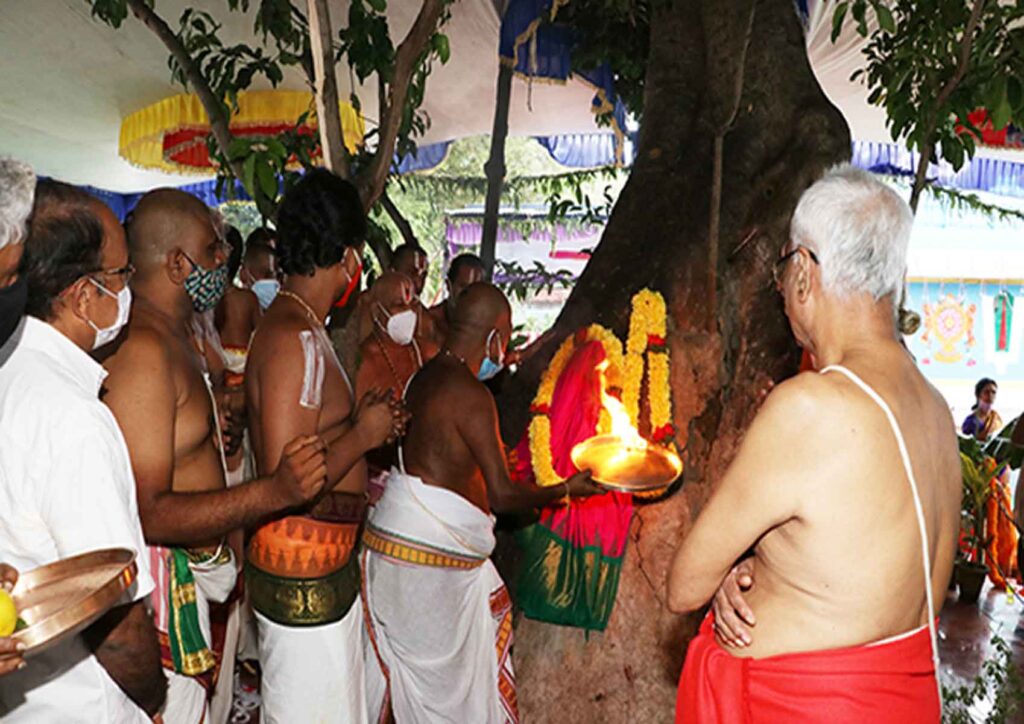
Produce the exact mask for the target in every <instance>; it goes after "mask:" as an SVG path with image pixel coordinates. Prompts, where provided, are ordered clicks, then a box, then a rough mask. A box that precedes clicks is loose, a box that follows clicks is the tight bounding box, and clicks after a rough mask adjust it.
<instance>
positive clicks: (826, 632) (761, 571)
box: [668, 166, 960, 724]
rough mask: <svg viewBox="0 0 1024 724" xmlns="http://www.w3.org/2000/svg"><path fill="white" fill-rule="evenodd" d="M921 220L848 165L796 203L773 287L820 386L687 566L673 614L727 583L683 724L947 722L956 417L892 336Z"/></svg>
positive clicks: (808, 378) (756, 425)
mask: <svg viewBox="0 0 1024 724" xmlns="http://www.w3.org/2000/svg"><path fill="white" fill-rule="evenodd" d="M911 223H912V217H911V214H910V209H909V208H908V207H907V205H906V204H905V203H904V202H903V201H902V200H901V199H900V198H899V197H898V196H897V195H896V194H895V193H894V192H893V191H892V190H891V189H889V188H887V187H886V186H885V185H884V184H882V183H880V182H879V181H877V180H875V179H874V178H873V177H872V176H871V175H870V174H867V173H865V172H863V171H859V170H856V169H854V168H852V167H849V166H846V167H841V168H838V169H836V170H833V171H831V172H830V173H829V174H827V175H826V176H825V178H823V179H822V180H820V181H818V182H817V183H816V184H814V185H813V186H812V187H811V188H810V189H808V190H807V191H806V192H805V193H804V195H803V196H802V197H801V199H800V203H799V204H798V206H797V209H796V212H795V213H794V215H793V221H792V228H791V232H790V241H789V243H788V244H787V245H786V246H785V247H784V248H783V249H782V251H781V255H780V256H779V259H778V261H777V262H776V279H777V282H778V284H779V289H780V291H781V293H782V295H783V298H784V299H785V305H786V314H787V316H788V317H789V321H790V325H791V326H792V328H793V333H794V335H795V336H796V338H797V341H799V342H800V344H801V345H802V346H803V347H804V348H805V349H807V350H810V352H811V354H812V355H813V357H814V359H815V361H816V363H817V367H818V368H819V369H820V370H821V372H820V373H813V372H808V373H803V374H800V375H798V376H797V377H795V378H793V379H792V380H790V381H788V382H785V383H784V384H781V385H779V386H778V387H777V388H776V389H775V390H774V391H773V392H772V393H771V395H770V396H769V397H768V399H767V401H766V402H765V404H764V407H763V408H762V409H761V411H760V412H759V413H758V415H757V417H756V418H755V420H754V422H753V424H752V425H751V427H750V430H749V431H748V432H747V434H746V436H745V438H744V440H743V444H742V446H741V447H740V450H739V452H738V454H737V456H736V459H735V460H734V461H733V463H732V465H731V466H730V467H729V468H728V470H726V472H725V474H724V476H723V477H722V479H721V480H720V482H719V484H718V486H717V488H716V489H715V492H714V493H713V494H712V496H711V499H710V500H709V501H708V503H707V505H706V506H705V507H704V509H703V510H702V512H701V514H700V516H699V517H698V518H697V521H696V522H695V523H694V526H693V528H692V530H690V532H689V534H688V535H687V537H686V538H685V540H684V541H683V543H682V545H681V547H680V548H679V551H678V552H677V554H676V558H675V561H674V562H673V565H672V568H671V570H670V572H669V578H668V596H669V598H668V600H669V606H670V607H671V608H672V610H674V611H679V612H681V611H694V610H697V609H698V608H700V607H701V606H703V605H704V604H706V603H707V602H708V600H709V599H711V598H712V596H713V595H714V594H715V591H716V589H719V588H720V587H722V591H721V594H720V596H719V598H718V600H717V602H716V606H715V615H711V616H709V617H708V618H707V619H705V621H704V624H703V626H702V627H701V632H700V634H699V635H698V636H697V638H696V639H694V641H693V642H692V643H691V644H690V648H689V651H688V653H687V658H686V667H685V669H684V671H683V675H682V680H681V682H680V688H679V699H678V703H677V709H676V715H677V720H679V721H685V722H711V721H722V722H749V721H766V722H767V721H770V722H777V721H830V722H849V723H851V724H852V723H853V722H876V723H877V722H900V723H905V722H911V721H912V722H925V721H928V722H937V721H939V715H940V712H939V695H938V691H937V687H936V679H935V664H936V663H937V659H938V654H937V650H936V648H935V646H936V640H935V629H934V620H935V616H936V615H937V614H938V605H937V603H936V602H941V601H942V599H943V595H944V591H945V589H946V584H947V583H948V582H949V575H950V571H951V569H952V565H953V553H954V549H955V547H956V537H957V530H958V516H959V503H960V465H959V458H958V455H957V444H956V436H955V432H954V430H953V424H952V420H951V419H950V416H949V410H948V408H947V406H946V403H945V402H944V400H943V399H942V397H941V396H940V395H939V393H938V392H937V391H936V390H935V389H934V388H933V387H932V386H931V385H929V384H928V382H927V381H926V380H925V378H924V376H922V375H921V373H920V372H919V371H918V369H917V367H916V366H915V364H914V361H913V360H912V359H911V358H910V356H909V354H908V353H907V351H906V350H905V349H904V348H903V346H902V345H901V344H900V340H899V338H898V335H897V332H896V326H895V309H894V304H895V301H896V300H897V299H898V297H899V294H900V290H901V288H902V284H903V277H904V274H905V273H906V255H907V245H908V242H909V239H910V227H911ZM904 445H905V446H904ZM751 546H754V555H753V558H752V559H751V561H750V562H747V563H744V564H743V568H742V569H741V570H740V571H735V570H734V571H730V569H732V567H733V565H734V563H735V561H736V560H737V559H738V558H740V556H742V555H743V553H744V551H746V550H748V549H749V548H750V547H751ZM737 576H739V577H742V578H745V579H746V580H744V581H743V583H744V584H752V586H751V587H750V588H749V590H748V591H747V593H746V604H749V609H748V608H746V607H744V606H743V601H742V600H741V599H739V598H737V597H736V595H735V594H736V580H735V579H736V577H737ZM723 582H724V585H723ZM730 600H732V601H733V602H734V604H730V603H729V601H730ZM734 605H735V606H738V607H739V611H740V612H742V614H743V615H744V616H746V617H747V619H748V623H749V626H742V625H740V623H739V622H738V618H737V613H738V611H737V610H735V609H734ZM716 632H717V636H718V640H717V641H716ZM783 655H784V656H783Z"/></svg>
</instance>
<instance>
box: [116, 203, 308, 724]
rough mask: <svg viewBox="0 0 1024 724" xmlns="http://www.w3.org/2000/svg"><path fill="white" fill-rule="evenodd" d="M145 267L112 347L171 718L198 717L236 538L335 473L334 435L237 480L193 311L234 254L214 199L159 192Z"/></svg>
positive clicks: (141, 234) (208, 305) (139, 247)
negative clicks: (212, 615)
mask: <svg viewBox="0 0 1024 724" xmlns="http://www.w3.org/2000/svg"><path fill="white" fill-rule="evenodd" d="M128 245H129V250H130V253H131V258H132V261H133V263H134V265H135V267H136V269H137V275H136V276H135V279H134V280H133V284H132V290H133V292H134V298H135V304H134V305H133V309H132V318H131V322H130V324H129V329H128V334H127V336H126V337H125V339H124V342H123V343H122V344H121V345H120V347H119V348H118V349H117V350H116V352H115V353H114V354H113V356H112V357H110V358H109V359H108V360H107V361H106V367H107V370H108V371H109V373H110V374H109V377H108V378H107V389H108V392H107V394H106V396H105V398H104V401H105V402H106V403H107V404H108V405H109V406H110V409H111V410H112V411H113V413H114V415H115V417H116V418H117V420H118V422H119V423H120V426H121V429H122V430H123V431H124V436H125V440H126V442H127V443H128V450H129V453H130V455H131V462H132V469H133V470H134V473H135V480H136V485H137V487H138V497H139V514H140V517H141V518H142V529H143V533H144V534H145V537H146V542H147V543H149V544H150V546H151V548H150V553H151V565H152V567H153V570H154V579H155V580H156V582H157V590H156V592H154V594H153V597H152V604H153V608H154V616H155V619H156V624H157V629H158V631H159V632H160V635H161V648H162V650H163V651H162V652H163V654H164V666H165V668H167V669H168V671H169V680H170V683H169V688H168V697H167V704H166V705H165V707H164V709H163V711H162V716H163V719H164V721H165V722H167V723H168V724H169V723H170V722H188V723H190V724H191V723H194V722H199V721H201V720H202V719H203V717H204V715H205V711H206V699H207V690H208V688H209V686H210V685H211V684H212V681H211V679H212V676H213V674H214V671H215V669H216V659H215V657H214V655H213V654H212V653H211V650H210V649H211V647H212V646H213V642H212V641H211V632H210V626H209V613H208V611H209V603H210V601H223V600H224V599H225V598H226V597H227V595H228V594H229V593H230V591H231V589H232V588H233V587H234V584H235V578H236V575H237V567H236V562H235V560H234V558H233V556H232V555H231V553H230V548H228V547H227V546H226V545H225V544H224V538H225V536H226V535H227V534H228V533H230V532H231V531H233V530H236V529H239V528H244V527H247V526H250V525H252V524H254V523H255V522H256V521H258V520H260V519H263V518H264V517H266V516H268V515H270V514H273V513H275V512H277V511H279V510H282V509H285V508H289V507H292V506H295V505H300V504H302V503H303V502H305V501H307V500H309V499H311V498H312V497H313V496H314V495H316V493H318V492H319V490H320V489H321V488H322V487H323V485H324V482H325V472H326V466H325V459H324V451H323V443H322V442H321V441H320V440H319V439H318V438H317V437H315V436H304V437H300V438H297V439H295V440H293V441H291V442H290V444H289V450H288V452H289V454H288V456H287V457H286V459H285V460H283V461H282V463H281V465H279V466H277V467H276V472H274V474H273V475H272V476H271V475H268V476H267V477H264V478H261V479H259V480H254V481H252V482H251V483H248V484H245V485H240V486H238V487H235V488H231V489H227V488H226V487H225V471H224V465H223V459H222V457H221V452H220V450H219V449H218V445H219V441H218V437H219V435H218V434H217V433H218V429H217V422H216V420H217V416H216V414H215V410H214V407H213V404H212V401H211V400H212V395H211V389H210V388H209V386H208V381H207V380H205V379H204V371H205V370H204V361H203V357H202V356H201V354H200V351H199V349H198V348H197V345H196V340H195V339H194V338H193V326H192V320H193V315H194V314H196V313H203V312H206V311H207V310H209V309H212V308H213V306H214V305H215V304H216V302H217V301H218V300H219V298H220V295H221V294H222V293H223V285H224V284H225V282H226V268H225V267H224V260H225V257H226V254H225V250H224V248H223V243H222V241H221V240H220V238H219V237H218V234H217V233H216V229H215V227H214V223H213V219H212V217H211V215H210V213H209V210H208V209H207V208H206V206H205V205H203V203H202V202H201V201H199V200H198V199H196V198H195V197H193V196H190V195H188V194H186V193H183V192H181V191H177V190H174V189H159V190H156V191H152V192H150V193H148V194H146V196H144V197H143V198H142V200H141V201H139V204H138V206H137V207H136V208H135V210H134V212H133V215H132V218H131V220H130V222H129V224H128Z"/></svg>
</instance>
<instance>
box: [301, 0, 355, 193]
mask: <svg viewBox="0 0 1024 724" xmlns="http://www.w3.org/2000/svg"><path fill="white" fill-rule="evenodd" d="M308 8H309V41H310V48H311V53H312V56H313V73H314V92H315V94H316V115H317V125H318V126H319V127H320V149H321V151H322V153H323V158H324V165H325V166H327V168H328V169H329V170H331V171H334V172H335V173H336V174H338V175H339V176H341V177H342V178H348V177H349V164H348V152H347V151H346V149H345V138H344V135H343V133H342V128H341V117H340V116H339V115H338V81H337V79H336V77H335V75H334V52H333V48H332V46H331V42H332V41H331V37H332V36H331V16H330V11H329V9H328V5H327V0H308Z"/></svg>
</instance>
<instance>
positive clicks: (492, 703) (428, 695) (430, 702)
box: [361, 470, 518, 724]
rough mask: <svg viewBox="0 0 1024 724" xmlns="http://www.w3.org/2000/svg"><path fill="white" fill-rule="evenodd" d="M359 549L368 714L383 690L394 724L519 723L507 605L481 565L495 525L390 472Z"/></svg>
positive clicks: (440, 492) (458, 499)
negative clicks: (375, 664)
mask: <svg viewBox="0 0 1024 724" xmlns="http://www.w3.org/2000/svg"><path fill="white" fill-rule="evenodd" d="M363 543H364V550H363V553H362V558H361V562H362V569H363V595H364V597H365V600H364V605H365V606H366V609H367V614H368V616H367V623H368V628H369V630H368V634H369V637H368V638H369V643H370V645H371V647H370V648H369V649H368V653H367V662H368V664H367V686H368V691H369V692H370V694H369V695H370V696H371V697H372V698H371V701H370V705H371V711H375V712H376V711H378V710H379V709H380V708H382V707H383V706H384V705H385V704H384V702H383V701H382V700H381V699H382V697H381V696H380V694H381V693H383V694H384V696H383V698H384V699H385V700H386V699H388V698H390V702H391V707H392V711H393V713H394V718H395V721H396V722H399V723H400V724H419V723H422V724H427V723H430V724H435V723H436V722H451V723H452V724H463V723H469V722H472V723H473V724H502V723H504V722H516V721H518V715H517V709H516V696H515V679H514V675H513V671H512V660H511V658H510V656H509V650H510V648H511V645H512V606H511V601H510V599H509V596H508V591H507V589H506V588H505V585H504V583H503V582H502V580H501V576H499V575H498V571H497V569H496V568H495V567H494V564H493V563H491V561H490V554H491V552H492V551H493V550H494V544H495V539H494V519H493V518H492V517H491V516H489V515H487V514H486V513H484V512H483V511H481V510H480V509H479V508H477V507H476V506H475V505H473V504H472V503H470V502H469V501H468V500H466V499H465V498H463V497H462V496H460V495H458V494H456V493H453V492H451V491H449V490H444V489H443V488H438V487H436V486H430V485H425V484H424V483H423V482H422V481H421V480H420V479H419V478H417V477H414V476H410V475H406V474H405V473H402V472H399V471H398V470H392V471H391V474H390V476H389V478H388V481H387V486H386V488H385V490H384V494H383V497H381V499H380V501H379V502H378V503H377V505H376V507H375V508H374V509H373V510H372V511H371V512H370V514H369V518H368V521H367V527H366V532H365V533H364V537H363ZM375 659H376V660H378V661H379V664H380V665H379V666H378V667H373V666H371V665H370V663H371V662H372V661H374V660H375Z"/></svg>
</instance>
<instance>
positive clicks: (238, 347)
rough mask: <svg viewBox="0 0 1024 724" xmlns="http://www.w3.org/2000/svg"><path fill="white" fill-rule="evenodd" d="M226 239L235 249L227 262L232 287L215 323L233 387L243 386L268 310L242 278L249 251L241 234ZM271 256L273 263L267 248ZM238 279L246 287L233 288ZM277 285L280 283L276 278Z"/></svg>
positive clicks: (227, 289) (226, 291)
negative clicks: (247, 362)
mask: <svg viewBox="0 0 1024 724" xmlns="http://www.w3.org/2000/svg"><path fill="white" fill-rule="evenodd" d="M250 236H251V234H250ZM225 238H226V240H227V242H228V244H229V245H230V247H231V253H230V254H229V256H228V261H227V267H228V283H227V285H226V286H225V289H224V296H223V298H222V299H221V300H220V302H218V303H217V307H216V311H215V314H214V322H215V324H216V327H217V333H218V335H219V336H220V342H221V345H222V347H223V349H224V364H225V367H226V368H227V372H228V375H229V377H228V380H227V381H228V383H229V384H231V383H234V384H240V383H241V378H242V375H244V374H245V359H246V356H247V355H248V353H249V340H251V339H252V334H253V332H255V331H256V325H257V324H259V322H260V317H261V316H262V309H264V308H265V307H263V306H262V304H261V303H260V301H259V299H258V297H257V295H256V294H255V293H254V292H253V291H252V285H251V284H247V283H246V274H245V272H244V270H243V273H242V274H241V275H239V270H240V269H241V268H242V259H243V255H244V254H246V253H247V251H248V248H247V247H246V246H245V243H244V242H243V241H242V236H241V234H239V233H238V231H237V230H235V229H234V228H231V227H229V228H228V230H227V234H226V235H225ZM267 252H268V253H267V254H266V256H269V257H270V258H271V259H273V254H272V253H269V252H270V249H269V247H267ZM271 263H273V262H271ZM236 276H239V278H240V279H241V280H242V284H243V286H241V287H238V286H236V285H235V284H232V282H233V281H234V279H235V277H236ZM273 283H275V284H276V283H277V280H276V278H275V279H274V280H273ZM267 306H269V303H268V305H267Z"/></svg>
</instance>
